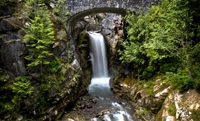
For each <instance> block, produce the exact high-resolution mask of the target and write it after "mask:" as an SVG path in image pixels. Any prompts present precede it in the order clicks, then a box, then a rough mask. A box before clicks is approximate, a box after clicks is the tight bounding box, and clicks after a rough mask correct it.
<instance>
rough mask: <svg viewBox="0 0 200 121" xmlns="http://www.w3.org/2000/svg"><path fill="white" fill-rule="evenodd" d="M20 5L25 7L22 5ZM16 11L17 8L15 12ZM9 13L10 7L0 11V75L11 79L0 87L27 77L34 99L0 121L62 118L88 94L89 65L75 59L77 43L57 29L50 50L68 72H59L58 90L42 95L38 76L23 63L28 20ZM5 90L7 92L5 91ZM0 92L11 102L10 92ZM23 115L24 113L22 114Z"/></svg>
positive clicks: (11, 12)
mask: <svg viewBox="0 0 200 121" xmlns="http://www.w3.org/2000/svg"><path fill="white" fill-rule="evenodd" d="M20 4H24V2H21V3H20ZM22 6H24V5H22ZM18 9H19V8H16V10H18ZM11 10H12V9H11V8H10V7H6V8H0V71H1V69H2V70H3V73H6V74H7V75H9V77H10V80H9V81H8V82H2V81H4V80H0V82H1V84H5V83H7V84H10V83H13V80H15V78H16V77H19V76H20V77H21V76H28V77H30V79H31V85H32V86H33V87H34V89H35V90H34V98H31V97H29V98H23V100H21V101H19V102H17V103H15V105H14V106H15V107H16V108H17V109H19V110H20V111H18V112H15V113H14V114H13V113H12V111H10V112H9V111H7V112H6V113H4V114H2V115H1V117H0V120H1V121H6V120H18V121H20V120H26V118H27V115H29V116H28V118H31V117H34V119H35V120H41V121H42V120H48V121H51V120H55V119H56V118H59V117H60V116H61V115H62V113H63V112H64V111H65V109H68V108H69V107H70V106H71V105H72V104H73V103H74V102H75V101H76V100H77V99H78V98H79V97H80V96H81V95H83V94H84V93H86V92H87V87H88V85H89V83H90V79H91V70H90V69H89V68H88V64H87V63H88V62H87V61H85V63H82V62H83V61H81V58H79V56H78V53H79V52H78V50H77V49H76V48H75V47H76V45H75V44H76V43H75V42H73V41H69V40H68V38H67V34H66V31H64V30H62V29H58V28H56V30H57V33H56V36H57V40H56V42H55V43H54V45H53V46H52V51H53V53H54V55H55V56H56V57H58V58H62V59H63V60H64V62H66V64H68V66H69V67H70V68H69V69H67V67H66V68H63V70H61V71H62V73H64V75H65V77H66V80H64V81H63V82H62V83H61V84H59V85H58V87H57V88H54V87H55V85H51V86H52V88H49V90H47V91H46V92H45V95H44V92H42V89H41V82H39V81H38V80H39V79H40V74H37V73H32V72H31V71H30V70H29V68H28V67H27V62H26V60H25V59H24V57H25V56H26V55H27V54H28V47H27V46H26V45H25V43H24V42H23V41H22V40H23V37H24V35H25V32H24V31H23V30H22V28H23V27H24V25H25V24H26V23H27V21H29V20H28V19H27V18H26V16H23V15H24V14H20V12H22V13H23V10H21V11H11ZM15 12H18V13H17V14H16V13H15ZM13 14H15V16H13ZM55 27H56V26H55ZM1 74H2V73H1V72H0V75H1ZM1 76H2V75H1ZM5 85H6V84H5ZM4 89H7V87H5V88H4ZM0 92H1V93H2V94H4V95H7V97H6V98H7V99H12V98H13V97H12V94H13V93H12V92H11V91H10V90H8V91H2V90H0ZM42 99H45V100H46V101H48V102H47V103H49V104H51V105H42V106H43V107H42V108H41V107H37V105H38V103H42V102H41V101H42ZM37 100H40V102H37ZM0 101H1V102H2V98H0ZM9 101H11V100H9ZM11 102H12V101H11ZM44 103H46V102H44ZM23 111H25V112H26V113H25V114H24V113H21V112H23Z"/></svg>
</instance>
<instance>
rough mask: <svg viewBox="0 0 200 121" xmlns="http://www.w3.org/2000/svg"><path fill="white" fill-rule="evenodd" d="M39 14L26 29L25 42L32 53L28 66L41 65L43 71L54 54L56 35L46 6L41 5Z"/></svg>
mask: <svg viewBox="0 0 200 121" xmlns="http://www.w3.org/2000/svg"><path fill="white" fill-rule="evenodd" d="M37 11H38V12H37V15H36V16H35V17H34V18H33V19H32V20H31V24H30V26H27V27H26V29H25V31H26V35H25V37H24V42H25V43H26V44H27V46H28V47H29V51H30V54H29V55H28V56H26V59H27V60H28V61H29V62H30V63H29V64H28V66H31V67H36V68H38V67H40V72H41V73H42V71H43V67H44V65H48V64H49V63H50V58H51V56H52V55H53V54H52V52H51V45H52V44H53V43H54V40H55V35H54V29H53V24H52V22H51V19H50V13H49V12H48V10H47V8H46V7H45V6H43V7H39V9H38V10H37Z"/></svg>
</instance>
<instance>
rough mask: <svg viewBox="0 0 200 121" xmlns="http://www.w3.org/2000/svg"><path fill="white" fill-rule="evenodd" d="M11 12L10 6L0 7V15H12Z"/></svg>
mask: <svg viewBox="0 0 200 121" xmlns="http://www.w3.org/2000/svg"><path fill="white" fill-rule="evenodd" d="M12 14H13V12H12V10H11V9H10V7H0V16H7V15H12Z"/></svg>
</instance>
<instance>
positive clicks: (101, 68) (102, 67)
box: [89, 32, 108, 78]
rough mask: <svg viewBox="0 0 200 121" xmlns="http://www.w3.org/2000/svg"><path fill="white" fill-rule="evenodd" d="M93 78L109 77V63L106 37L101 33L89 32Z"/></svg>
mask: <svg viewBox="0 0 200 121" xmlns="http://www.w3.org/2000/svg"><path fill="white" fill-rule="evenodd" d="M89 37H90V43H91V53H90V56H91V61H92V71H93V78H99V77H108V64H107V57H106V46H105V42H104V37H103V36H102V35H101V34H100V33H94V32H89Z"/></svg>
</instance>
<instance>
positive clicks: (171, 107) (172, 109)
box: [167, 104, 176, 116]
mask: <svg viewBox="0 0 200 121" xmlns="http://www.w3.org/2000/svg"><path fill="white" fill-rule="evenodd" d="M167 111H168V113H169V115H170V116H176V107H175V105H174V104H170V105H169V107H168V109H167Z"/></svg>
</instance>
